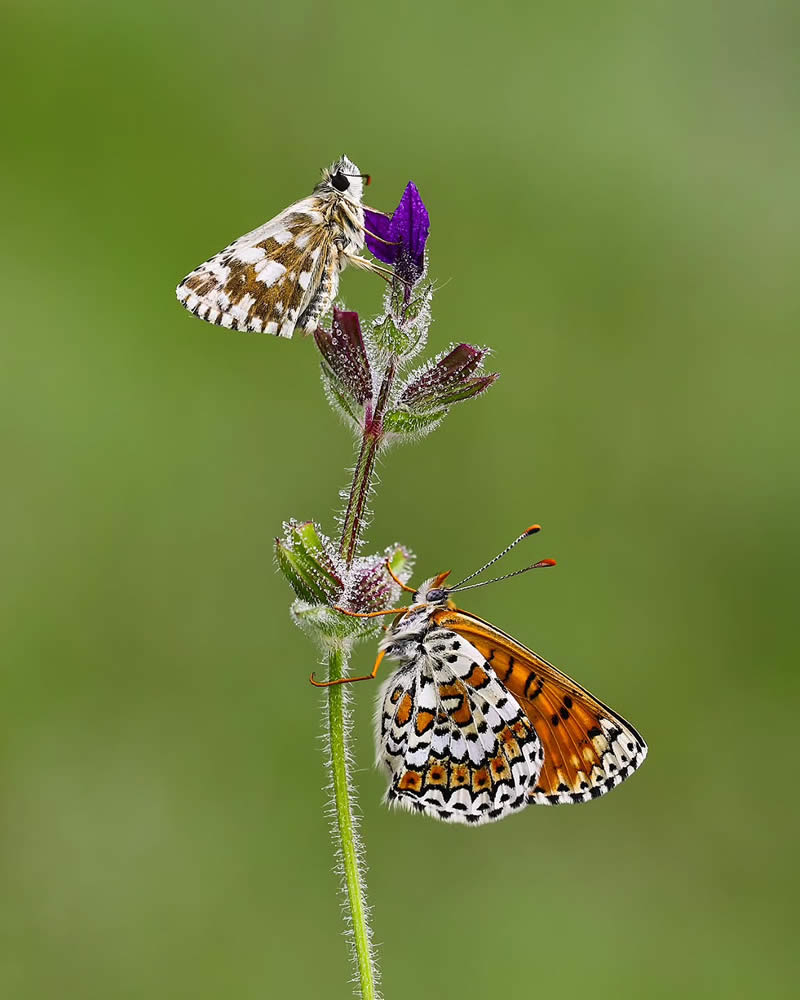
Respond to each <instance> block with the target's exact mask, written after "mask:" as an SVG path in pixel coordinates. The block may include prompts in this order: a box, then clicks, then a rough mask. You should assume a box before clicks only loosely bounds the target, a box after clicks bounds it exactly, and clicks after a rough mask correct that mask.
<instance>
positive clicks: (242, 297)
mask: <svg viewBox="0 0 800 1000" xmlns="http://www.w3.org/2000/svg"><path fill="white" fill-rule="evenodd" d="M365 181H366V183H367V184H368V183H369V175H368V174H362V173H360V171H359V169H358V167H357V166H356V165H355V164H354V163H353V162H352V161H351V160H349V159H348V158H347V157H346V156H342V157H341V158H340V159H338V160H336V162H335V163H332V164H331V166H330V167H328V168H327V169H326V170H323V172H322V180H321V181H320V183H319V184H317V186H316V187H315V188H314V192H313V194H311V195H310V196H309V197H308V198H303V200H302V201H298V202H296V203H295V204H294V205H290V206H289V208H287V209H284V211H283V212H281V213H280V215H276V216H275V218H274V219H271V220H270V221H269V222H265V223H264V225H263V226H260V227H259V228H258V229H254V230H253V231H252V233H247V235H246V236H240V237H239V239H238V240H234V242H233V243H231V244H230V246H227V247H225V249H224V250H221V251H220V252H219V253H218V254H216V255H215V256H213V257H212V258H211V259H210V260H207V261H206V262H205V263H204V264H201V265H200V266H199V267H198V268H196V269H195V270H194V271H192V272H191V274H188V275H187V276H186V277H185V278H184V279H183V281H182V282H181V283H180V284H179V285H178V288H177V296H178V301H179V302H181V303H182V304H183V305H184V306H185V307H186V308H187V309H188V310H189V312H191V313H194V315H195V316H199V317H200V319H204V320H206V321H207V322H209V323H216V324H217V326H224V327H228V328H229V329H231V330H252V331H255V332H256V333H271V334H274V335H275V336H277V337H291V336H292V334H293V333H294V330H295V328H296V327H299V328H300V329H301V330H304V331H306V332H307V333H311V332H313V331H314V330H315V329H316V328H317V325H318V322H319V320H320V319H321V318H322V317H323V316H324V315H325V313H326V312H327V311H328V309H329V308H330V305H331V303H332V302H333V300H334V298H335V297H336V293H337V291H338V288H339V273H340V272H341V271H342V270H343V269H344V267H345V266H346V265H347V264H353V265H354V266H356V267H362V268H366V269H368V270H372V271H376V272H377V273H379V274H382V275H384V276H385V275H386V272H385V269H384V268H382V267H380V266H379V265H377V264H375V263H374V262H373V261H370V260H368V259H366V258H364V257H360V256H359V255H358V251H359V250H361V249H362V247H363V246H364V208H363V206H362V204H361V198H362V194H363V188H364V182H365Z"/></svg>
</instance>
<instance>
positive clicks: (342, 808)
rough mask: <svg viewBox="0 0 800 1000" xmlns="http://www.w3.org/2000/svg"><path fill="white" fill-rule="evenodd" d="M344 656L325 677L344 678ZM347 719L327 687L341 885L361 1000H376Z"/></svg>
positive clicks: (332, 659)
mask: <svg viewBox="0 0 800 1000" xmlns="http://www.w3.org/2000/svg"><path fill="white" fill-rule="evenodd" d="M346 665H347V657H346V655H345V653H344V651H343V650H342V649H339V648H335V649H332V650H331V651H330V654H329V656H328V678H329V680H338V679H339V678H340V677H343V676H344V672H345V668H346ZM348 729H349V719H348V714H347V706H346V704H345V693H344V687H343V685H341V684H338V685H336V686H335V687H330V688H328V736H329V738H330V747H331V776H332V779H333V798H334V805H335V807H336V826H337V829H338V832H339V842H340V852H341V858H342V869H343V872H344V884H345V890H346V892H347V904H348V907H349V910H350V917H351V920H352V925H353V928H352V929H353V950H354V951H355V960H356V965H357V966H358V978H359V984H360V986H361V997H362V1000H376V997H377V996H378V994H377V990H376V985H377V984H376V978H377V970H376V966H375V957H374V955H373V952H372V942H371V939H370V927H369V919H368V913H367V904H366V886H365V880H364V872H363V865H362V861H361V858H360V857H359V845H358V842H357V834H356V829H355V819H354V816H353V801H354V799H355V795H354V790H353V788H352V786H351V783H350V774H349V768H348V763H347V731H348Z"/></svg>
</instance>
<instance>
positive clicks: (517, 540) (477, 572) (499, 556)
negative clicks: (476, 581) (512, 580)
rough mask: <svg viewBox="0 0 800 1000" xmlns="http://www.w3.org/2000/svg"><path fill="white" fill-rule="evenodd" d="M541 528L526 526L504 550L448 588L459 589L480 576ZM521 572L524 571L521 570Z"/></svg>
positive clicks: (538, 526) (490, 581)
mask: <svg viewBox="0 0 800 1000" xmlns="http://www.w3.org/2000/svg"><path fill="white" fill-rule="evenodd" d="M541 530H542V526H541V524H532V525H531V526H530V528H526V529H525V531H523V532H522V534H521V535H520V536H519V538H515V539H514V541H513V542H512V543H511V544H510V545H506V547H505V548H504V549H503V551H502V552H498V553H497V555H496V556H495V557H494V558H493V559H490V560H489V562H487V563H484V565H483V566H481V568H480V569H476V570H475V572H474V573H470V575H469V576H465V577H464V579H463V580H462V581H461V583H457V584H456V586H455V587H448V588H447V589H448V590H457V589H458V588H459V587H460V586H461V584H463V583H467V581H468V580H472V579H473V578H474V577H476V576H480V574H481V573H483V571H484V570H486V569H488V568H489V567H490V566H494V564H495V563H496V562H497V560H498V559H502V558H503V556H505V555H508V553H509V552H510V551H511V550H512V549H513V548H514V546H515V545H519V543H520V542H521V541H522V539H523V538H527V537H528V536H529V535H535V534H536V532H537V531H541ZM532 568H533V567H531V566H529V567H528V569H532ZM520 572H522V571H521V570H520ZM498 579H500V580H502V579H504V577H498ZM487 582H489V583H493V582H494V581H492V580H489V581H487Z"/></svg>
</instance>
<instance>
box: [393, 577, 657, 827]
mask: <svg viewBox="0 0 800 1000" xmlns="http://www.w3.org/2000/svg"><path fill="white" fill-rule="evenodd" d="M440 581H441V578H440V577H437V578H434V579H433V580H429V581H426V582H425V583H424V584H423V585H422V586H421V587H420V588H419V590H418V591H417V593H416V594H415V597H414V600H415V603H414V604H413V605H412V606H411V607H410V608H409V609H408V610H407V611H406V612H405V613H404V614H402V615H400V616H399V617H398V618H397V619H396V620H395V622H394V624H393V625H392V627H391V628H390V629H389V631H388V633H387V635H386V636H385V638H384V639H383V641H382V643H381V647H382V650H383V651H384V653H385V655H386V656H387V657H388V658H390V659H395V660H398V661H399V663H400V666H399V668H398V669H397V670H396V671H395V673H394V674H393V675H392V676H391V677H390V678H389V679H388V680H387V681H386V682H385V684H384V686H383V689H382V692H381V697H380V699H379V702H378V719H377V737H378V762H379V764H382V765H383V766H384V767H385V768H386V769H387V770H388V773H389V782H390V783H389V789H388V791H387V794H386V798H387V801H388V802H389V803H392V804H397V805H400V806H403V807H405V808H407V809H411V810H414V811H417V812H422V813H425V814H427V815H430V816H435V817H436V818H438V819H442V820H445V821H448V822H461V823H484V822H488V821H491V820H497V819H501V818H503V817H504V816H507V815H509V814H510V813H512V812H515V811H517V810H519V809H523V808H524V807H525V806H527V805H532V804H536V805H558V804H569V803H577V802H587V801H589V800H591V799H593V798H598V797H600V796H601V795H603V794H604V793H606V792H607V791H609V790H610V789H612V788H614V787H615V786H616V785H618V784H620V782H622V781H623V780H624V779H625V778H626V777H628V776H629V775H630V774H632V773H633V771H635V770H636V769H637V768H638V767H639V765H640V764H641V763H642V761H643V760H644V759H645V756H646V755H647V746H646V744H645V743H644V741H643V740H642V738H641V737H640V736H639V734H638V733H637V732H636V730H635V729H634V728H633V727H632V726H631V725H630V724H629V723H627V722H625V721H624V720H623V719H622V718H621V717H620V716H619V715H617V714H616V713H615V712H613V711H612V710H611V709H609V708H608V707H607V706H605V705H603V704H602V703H601V702H599V701H597V699H595V698H594V697H593V696H592V695H591V694H589V692H588V691H585V690H584V689H583V688H582V687H580V686H579V685H578V684H576V683H575V682H574V681H572V680H570V678H568V677H567V676H566V675H565V674H562V673H561V672H560V671H559V670H557V669H556V668H555V667H553V666H552V664H549V663H547V661H545V660H543V659H541V657H539V656H538V655H537V654H536V653H534V652H533V651H532V650H529V649H527V647H525V646H522V645H520V644H519V643H517V642H516V641H515V640H514V639H512V638H511V637H510V636H507V635H506V634H505V633H504V632H501V631H500V630H499V629H496V628H495V627H494V626H492V625H489V624H488V623H487V622H484V621H482V620H481V619H480V618H476V617H475V616H473V615H470V614H468V613H466V612H463V611H459V610H458V609H457V608H455V606H454V605H453V604H452V602H451V601H449V600H448V599H447V594H448V592H447V591H446V590H445V589H443V588H441V587H440V586H439V583H440ZM434 584H436V586H434Z"/></svg>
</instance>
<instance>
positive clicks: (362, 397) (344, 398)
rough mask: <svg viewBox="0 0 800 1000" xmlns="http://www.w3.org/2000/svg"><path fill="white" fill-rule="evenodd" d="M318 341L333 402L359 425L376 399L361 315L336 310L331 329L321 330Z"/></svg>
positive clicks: (318, 331) (324, 377) (317, 334)
mask: <svg viewBox="0 0 800 1000" xmlns="http://www.w3.org/2000/svg"><path fill="white" fill-rule="evenodd" d="M314 340H315V341H316V344H317V347H318V348H319V352H320V354H321V355H322V375H323V381H324V383H325V388H326V390H327V392H328V396H329V398H331V400H332V402H333V403H334V404H335V405H336V407H337V409H339V410H340V411H342V412H343V413H344V415H345V416H347V417H350V419H352V420H354V421H355V422H356V423H359V422H360V418H361V414H362V413H363V410H364V408H365V407H366V406H367V405H368V403H369V401H370V400H371V399H372V393H373V384H372V370H371V367H370V362H369V356H368V355H367V351H366V348H365V346H364V338H363V337H362V335H361V323H360V322H359V319H358V313H356V312H345V311H343V310H341V309H334V310H333V323H332V324H331V329H330V330H325V329H323V328H322V327H317V330H316V332H315V333H314Z"/></svg>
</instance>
